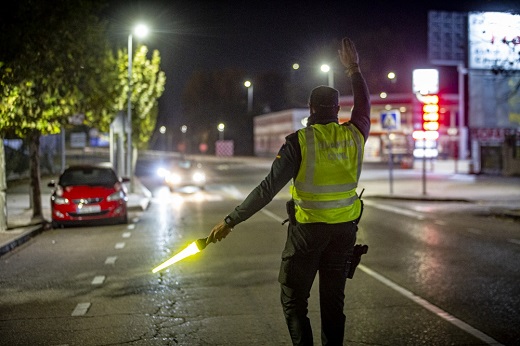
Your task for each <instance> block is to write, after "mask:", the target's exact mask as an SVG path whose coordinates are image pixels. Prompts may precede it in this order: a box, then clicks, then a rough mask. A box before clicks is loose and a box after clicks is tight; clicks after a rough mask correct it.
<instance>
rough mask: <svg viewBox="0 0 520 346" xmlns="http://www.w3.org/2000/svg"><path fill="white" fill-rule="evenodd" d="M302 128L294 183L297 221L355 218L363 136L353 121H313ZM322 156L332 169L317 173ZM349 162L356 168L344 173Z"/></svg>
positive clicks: (348, 219)
mask: <svg viewBox="0 0 520 346" xmlns="http://www.w3.org/2000/svg"><path fill="white" fill-rule="evenodd" d="M300 131H303V133H299V141H300V147H301V152H302V166H301V167H300V171H299V172H298V176H297V177H296V179H294V181H293V186H292V187H291V194H292V196H293V199H294V201H295V204H296V218H297V220H298V222H301V223H307V222H327V223H339V222H347V221H351V220H354V219H356V218H357V216H359V213H360V203H359V201H358V196H357V194H356V192H355V190H356V187H357V183H358V181H359V176H360V174H361V166H362V159H363V147H364V139H363V136H362V135H361V133H360V132H359V130H358V129H357V128H356V127H355V126H353V125H338V124H336V123H331V124H327V125H313V126H310V127H307V128H305V129H302V130H300ZM316 140H318V141H319V143H317V142H316ZM303 141H304V142H303ZM354 147H355V148H354ZM354 151H356V152H357V157H355V159H354V161H349V160H352V158H351V157H350V156H349V154H354ZM320 160H321V161H327V162H325V165H328V167H330V169H331V172H328V171H327V175H325V174H326V173H325V172H324V169H323V167H321V168H320V169H319V171H320V172H321V173H318V174H321V176H317V175H316V174H317V173H316V170H317V169H316V166H317V165H320V162H319V161H320ZM347 161H348V162H347ZM335 162H337V164H335ZM347 166H348V167H350V169H351V170H353V169H355V171H350V172H346V173H345V174H344V172H345V167H347ZM328 173H331V175H330V176H329V174H328ZM332 177H335V178H332ZM331 180H332V181H331ZM334 180H335V181H334ZM345 180H346V181H345ZM356 201H358V202H356Z"/></svg>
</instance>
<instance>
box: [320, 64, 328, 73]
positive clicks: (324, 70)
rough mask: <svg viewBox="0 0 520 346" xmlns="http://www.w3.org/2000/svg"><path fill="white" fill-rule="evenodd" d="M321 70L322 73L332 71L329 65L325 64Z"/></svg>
mask: <svg viewBox="0 0 520 346" xmlns="http://www.w3.org/2000/svg"><path fill="white" fill-rule="evenodd" d="M320 69H321V71H322V72H329V71H330V66H329V65H327V64H323V65H321V67H320Z"/></svg>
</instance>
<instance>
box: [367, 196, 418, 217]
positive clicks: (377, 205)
mask: <svg viewBox="0 0 520 346" xmlns="http://www.w3.org/2000/svg"><path fill="white" fill-rule="evenodd" d="M363 202H364V203H365V205H368V206H371V207H374V208H376V209H381V210H386V211H390V212H392V213H396V214H401V215H405V216H409V217H413V218H414V219H417V220H424V219H426V217H425V216H424V215H423V214H421V213H418V212H416V211H413V210H408V209H403V208H399V207H394V206H391V205H386V204H380V203H374V202H372V201H367V200H363Z"/></svg>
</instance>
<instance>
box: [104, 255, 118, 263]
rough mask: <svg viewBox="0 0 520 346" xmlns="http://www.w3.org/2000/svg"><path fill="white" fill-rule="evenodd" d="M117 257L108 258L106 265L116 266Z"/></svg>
mask: <svg viewBox="0 0 520 346" xmlns="http://www.w3.org/2000/svg"><path fill="white" fill-rule="evenodd" d="M116 260H117V256H108V257H107V259H106V260H105V264H116Z"/></svg>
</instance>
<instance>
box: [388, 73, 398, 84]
mask: <svg viewBox="0 0 520 346" xmlns="http://www.w3.org/2000/svg"><path fill="white" fill-rule="evenodd" d="M386 76H387V77H388V79H390V81H391V82H392V83H395V82H397V76H396V75H395V72H392V71H390V72H388V74H387V75H386Z"/></svg>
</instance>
